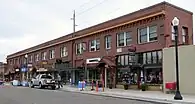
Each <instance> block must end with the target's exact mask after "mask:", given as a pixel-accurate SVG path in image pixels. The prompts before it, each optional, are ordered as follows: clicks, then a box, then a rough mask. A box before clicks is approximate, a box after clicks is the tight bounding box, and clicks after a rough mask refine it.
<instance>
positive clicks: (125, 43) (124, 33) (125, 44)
mask: <svg viewBox="0 0 195 104" xmlns="http://www.w3.org/2000/svg"><path fill="white" fill-rule="evenodd" d="M126 34H127V33H126V32H123V35H124V46H127V42H126Z"/></svg>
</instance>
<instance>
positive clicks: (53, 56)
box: [49, 49, 55, 59]
mask: <svg viewBox="0 0 195 104" xmlns="http://www.w3.org/2000/svg"><path fill="white" fill-rule="evenodd" d="M54 58H55V50H54V49H52V50H50V51H49V59H54Z"/></svg>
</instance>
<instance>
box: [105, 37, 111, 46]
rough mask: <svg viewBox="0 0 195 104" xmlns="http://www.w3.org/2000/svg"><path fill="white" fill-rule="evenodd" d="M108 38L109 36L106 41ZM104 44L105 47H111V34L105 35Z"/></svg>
mask: <svg viewBox="0 0 195 104" xmlns="http://www.w3.org/2000/svg"><path fill="white" fill-rule="evenodd" d="M108 38H110V43H109V41H108V40H109V39H108ZM107 44H110V47H108V45H107ZM105 46H106V49H111V47H112V36H111V35H107V36H105Z"/></svg>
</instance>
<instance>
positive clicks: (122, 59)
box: [120, 56, 125, 65]
mask: <svg viewBox="0 0 195 104" xmlns="http://www.w3.org/2000/svg"><path fill="white" fill-rule="evenodd" d="M120 57H121V65H125V62H124V61H125V60H124V56H120Z"/></svg>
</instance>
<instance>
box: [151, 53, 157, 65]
mask: <svg viewBox="0 0 195 104" xmlns="http://www.w3.org/2000/svg"><path fill="white" fill-rule="evenodd" d="M152 62H153V64H156V63H157V55H156V51H154V52H152Z"/></svg>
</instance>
